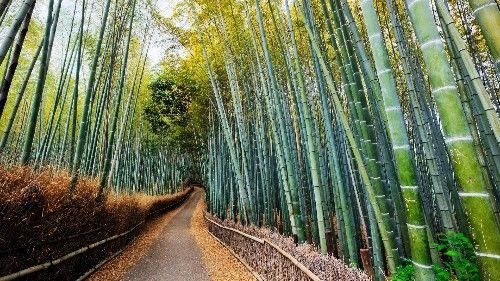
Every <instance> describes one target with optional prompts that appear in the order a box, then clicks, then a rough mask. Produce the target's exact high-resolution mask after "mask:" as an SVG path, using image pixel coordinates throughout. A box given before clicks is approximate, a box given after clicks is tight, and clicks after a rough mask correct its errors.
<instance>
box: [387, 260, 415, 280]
mask: <svg viewBox="0 0 500 281" xmlns="http://www.w3.org/2000/svg"><path fill="white" fill-rule="evenodd" d="M414 272H415V268H414V267H413V264H412V263H411V261H410V260H408V259H404V260H403V265H401V266H398V267H397V269H396V273H395V274H393V275H392V276H391V281H413V280H415V277H414Z"/></svg>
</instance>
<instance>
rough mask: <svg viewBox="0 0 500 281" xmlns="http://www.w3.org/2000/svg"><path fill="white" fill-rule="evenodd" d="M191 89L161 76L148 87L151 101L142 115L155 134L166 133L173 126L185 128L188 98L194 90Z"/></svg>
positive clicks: (187, 119)
mask: <svg viewBox="0 0 500 281" xmlns="http://www.w3.org/2000/svg"><path fill="white" fill-rule="evenodd" d="M193 88H194V87H192V86H190V85H186V84H181V83H177V82H176V81H174V80H173V79H171V78H169V77H162V76H160V77H158V79H156V80H155V81H153V83H151V84H150V85H149V89H150V91H151V100H150V101H149V102H148V103H147V104H146V106H145V107H144V114H145V117H146V119H147V120H148V121H149V123H150V124H151V128H152V130H153V132H154V133H155V134H162V133H168V132H169V131H170V130H171V128H172V127H175V126H180V127H185V126H186V124H187V122H188V121H189V115H188V107H189V104H190V101H191V99H190V96H191V95H192V94H194V93H195V90H196V89H195V88H194V89H193Z"/></svg>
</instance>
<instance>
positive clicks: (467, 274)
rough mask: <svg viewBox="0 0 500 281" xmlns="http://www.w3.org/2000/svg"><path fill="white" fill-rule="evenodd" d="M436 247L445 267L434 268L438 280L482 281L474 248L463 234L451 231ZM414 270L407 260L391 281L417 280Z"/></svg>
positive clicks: (444, 235) (442, 237) (437, 266)
mask: <svg viewBox="0 0 500 281" xmlns="http://www.w3.org/2000/svg"><path fill="white" fill-rule="evenodd" d="M435 246H436V249H437V251H438V252H439V254H440V256H441V260H442V261H443V265H438V264H435V265H434V266H433V270H434V272H435V274H436V280H438V281H448V280H460V281H477V280H480V276H479V267H478V265H477V257H476V255H475V254H474V246H473V245H472V243H471V241H470V240H469V238H467V237H466V236H465V235H464V234H463V233H457V232H453V231H449V232H447V233H446V234H442V235H441V236H440V239H439V243H438V244H435ZM414 270H415V269H414V266H413V264H411V263H410V261H409V260H405V264H404V265H402V266H399V267H398V268H397V271H396V273H395V274H394V275H393V276H391V280H392V281H412V280H415V278H414Z"/></svg>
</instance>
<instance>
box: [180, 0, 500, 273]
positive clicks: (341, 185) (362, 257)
mask: <svg viewBox="0 0 500 281" xmlns="http://www.w3.org/2000/svg"><path fill="white" fill-rule="evenodd" d="M184 9H185V10H184V12H185V13H189V15H191V16H190V18H191V19H192V21H191V22H192V25H193V26H192V31H191V33H190V35H191V37H193V36H198V40H199V41H198V43H197V44H198V45H195V44H193V45H195V48H193V49H195V50H196V51H197V52H199V53H201V54H202V56H203V60H204V63H205V64H204V68H205V71H206V73H207V75H208V77H209V79H210V83H211V86H212V99H211V100H212V103H211V107H210V108H209V110H208V112H207V114H208V115H209V118H210V120H211V122H210V134H209V136H208V141H207V151H206V156H205V161H204V163H203V171H204V175H205V178H206V182H207V187H208V192H207V200H208V202H209V211H211V212H213V213H215V214H216V215H217V216H219V217H221V218H228V219H233V220H238V221H241V222H243V223H247V224H254V225H258V226H265V225H267V226H271V227H276V228H278V229H279V230H280V231H281V232H283V233H285V234H289V235H293V236H294V237H295V239H296V241H297V242H298V243H304V242H311V243H314V244H315V245H317V246H318V249H319V250H320V251H321V252H322V253H325V254H326V253H332V254H334V255H335V256H337V257H340V258H341V259H343V260H344V261H345V262H346V263H349V264H351V265H353V266H356V267H360V268H364V269H365V270H367V271H368V272H369V273H370V274H371V275H372V276H374V278H375V279H376V280H383V279H384V278H385V276H389V275H392V274H394V273H395V272H396V271H397V268H398V267H400V266H402V265H403V264H404V263H405V260H407V259H409V260H411V264H412V266H413V268H414V272H415V279H416V280H434V279H436V274H435V271H434V270H433V265H435V264H440V263H441V262H442V260H441V257H440V256H439V255H438V250H437V249H436V246H435V245H436V242H437V241H438V240H439V237H440V235H442V234H443V233H447V232H448V231H455V232H460V233H464V234H465V235H466V236H468V237H469V238H470V239H472V241H473V245H474V251H475V255H476V256H477V259H478V262H479V265H480V271H481V276H482V278H484V279H485V280H499V279H500V243H498V241H500V228H499V221H498V219H499V216H498V207H499V204H498V200H499V199H500V189H499V188H500V186H499V179H500V174H499V171H500V170H499V169H500V158H499V157H500V155H499V141H500V119H499V118H498V110H499V97H498V93H499V80H498V77H499V76H498V75H499V74H500V72H499V71H500V69H499V66H498V62H499V60H498V50H499V46H500V41H499V38H500V37H499V36H500V32H499V31H498V27H499V24H500V12H499V9H498V5H497V3H496V2H494V1H492V0H469V1H464V0H457V1H445V0H434V1H429V0H406V1H403V0H377V1H371V0H361V1H348V0H297V1H284V2H283V1H277V0H266V1H259V0H236V1H235V0H218V1H201V0H196V1H195V0H193V1H189V4H186V5H185V7H184ZM325 270H328V269H325ZM459 279H460V277H459ZM460 280H461V279H460ZM464 280H465V279H464Z"/></svg>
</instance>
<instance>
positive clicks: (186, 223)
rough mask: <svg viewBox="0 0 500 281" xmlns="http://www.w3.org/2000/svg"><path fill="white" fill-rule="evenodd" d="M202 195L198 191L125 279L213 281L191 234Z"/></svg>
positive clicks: (129, 280)
mask: <svg viewBox="0 0 500 281" xmlns="http://www.w3.org/2000/svg"><path fill="white" fill-rule="evenodd" d="M202 195H203V192H202V191H200V190H197V191H195V193H194V194H193V195H192V196H191V197H190V198H189V200H188V201H187V202H186V204H185V205H184V206H183V207H182V209H181V210H179V212H178V213H177V214H176V215H175V216H174V217H172V219H171V220H170V221H169V222H168V225H167V226H166V227H165V228H164V229H163V230H162V231H161V233H160V235H159V236H158V239H156V241H155V242H154V243H153V245H152V246H151V248H150V250H149V252H148V253H147V254H146V255H145V256H144V257H142V258H141V259H140V260H139V261H138V263H137V264H135V266H133V267H132V268H131V270H130V271H129V272H128V273H127V274H126V275H125V276H124V280H128V281H131V280H141V281H142V280H144V281H146V280H186V281H189V280H196V281H198V280H199V281H204V280H207V281H208V280H210V278H209V275H208V272H207V270H206V268H205V265H204V263H203V260H202V255H201V252H200V249H199V247H198V245H197V244H196V241H195V239H194V237H193V236H192V235H191V233H190V231H189V227H190V223H191V217H192V215H193V212H194V210H195V208H196V205H197V203H198V201H199V200H200V199H201V197H202Z"/></svg>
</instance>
